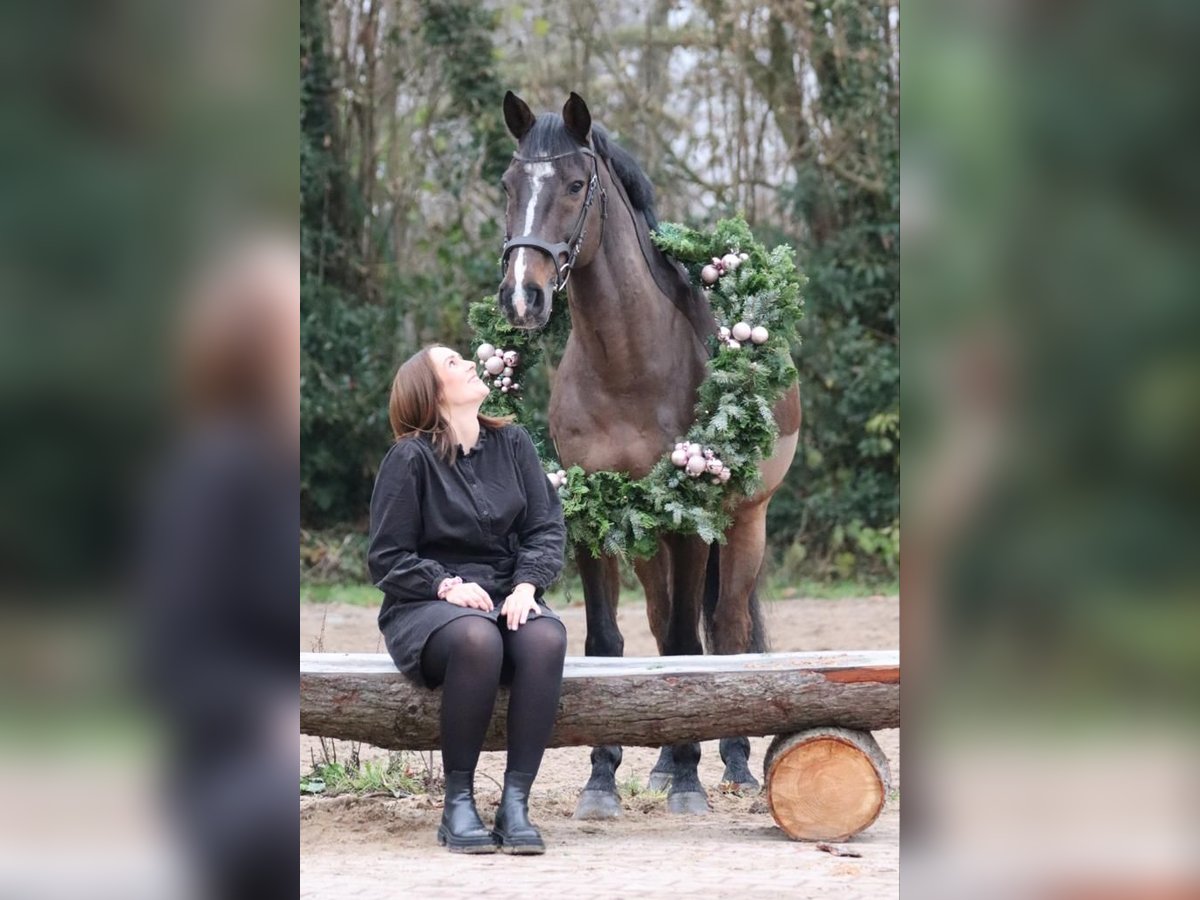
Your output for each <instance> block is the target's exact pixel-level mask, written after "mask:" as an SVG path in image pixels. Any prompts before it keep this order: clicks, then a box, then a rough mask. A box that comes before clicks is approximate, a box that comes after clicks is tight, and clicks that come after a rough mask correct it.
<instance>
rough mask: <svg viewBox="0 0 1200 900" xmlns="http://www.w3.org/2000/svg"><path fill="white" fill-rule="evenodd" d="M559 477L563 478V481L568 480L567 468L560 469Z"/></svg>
mask: <svg viewBox="0 0 1200 900" xmlns="http://www.w3.org/2000/svg"><path fill="white" fill-rule="evenodd" d="M558 477H559V478H561V479H562V480H563V481H566V480H567V470H566V469H559V470H558Z"/></svg>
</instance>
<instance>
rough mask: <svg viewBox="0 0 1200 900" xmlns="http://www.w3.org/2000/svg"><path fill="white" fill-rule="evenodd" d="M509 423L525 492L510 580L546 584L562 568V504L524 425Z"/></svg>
mask: <svg viewBox="0 0 1200 900" xmlns="http://www.w3.org/2000/svg"><path fill="white" fill-rule="evenodd" d="M509 427H510V428H512V430H513V431H514V438H515V440H514V447H515V453H516V459H517V471H518V472H519V473H520V476H521V485H522V488H523V490H524V492H525V515H524V517H523V518H522V520H521V524H520V530H519V537H520V543H521V546H520V549H519V550H518V551H517V566H516V570H515V572H514V573H513V584H515V585H520V584H522V583H525V584H530V585H533V586H534V587H535V588H547V587H549V586H550V585H551V584H553V583H554V582H555V581H556V580H557V579H558V576H559V575H561V574H562V570H563V552H564V551H565V549H566V544H567V527H566V525H565V524H564V523H563V514H562V504H561V503H560V502H559V499H558V492H557V491H556V490H554V488H553V487H551V485H550V482H549V480H548V479H547V478H546V473H545V472H543V471H542V463H541V460H539V459H538V455H537V449H536V448H535V447H534V446H533V440H532V439H531V438H530V437H529V435H528V433H527V432H526V431H525V429H523V428H520V427H518V426H509Z"/></svg>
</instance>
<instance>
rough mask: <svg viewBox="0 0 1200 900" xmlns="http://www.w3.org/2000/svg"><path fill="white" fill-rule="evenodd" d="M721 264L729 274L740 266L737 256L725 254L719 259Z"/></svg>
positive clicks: (740, 262)
mask: <svg viewBox="0 0 1200 900" xmlns="http://www.w3.org/2000/svg"><path fill="white" fill-rule="evenodd" d="M721 263H722V264H723V265H724V266H725V268H726V269H728V270H729V271H730V272H732V271H733V270H734V269H736V268H737V267H738V266H740V265H741V264H742V261H741V260H740V259H739V258H738V256H737V254H735V253H726V254H725V255H724V256H722V257H721Z"/></svg>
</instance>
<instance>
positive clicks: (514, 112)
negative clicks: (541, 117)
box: [504, 91, 537, 141]
mask: <svg viewBox="0 0 1200 900" xmlns="http://www.w3.org/2000/svg"><path fill="white" fill-rule="evenodd" d="M536 119H537V116H535V115H534V114H533V112H532V111H531V110H530V109H529V106H528V104H526V103H525V101H524V100H522V99H521V98H520V97H518V96H517V95H516V94H514V93H513V92H512V91H505V92H504V124H505V125H507V126H508V130H509V131H510V132H512V136H513V137H515V138H516V139H517V140H518V141H519V140H521V138H523V137H525V135H526V134H528V133H529V129H530V128H532V127H533V123H534V121H535V120H536Z"/></svg>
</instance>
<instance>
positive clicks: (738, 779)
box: [721, 766, 762, 794]
mask: <svg viewBox="0 0 1200 900" xmlns="http://www.w3.org/2000/svg"><path fill="white" fill-rule="evenodd" d="M721 788H722V789H723V790H726V791H730V792H731V793H734V794H757V793H758V792H759V791H761V790H762V785H761V784H759V783H758V779H757V778H755V777H754V776H753V775H751V774H750V773H749V772H748V771H746V768H745V767H744V766H743V767H741V771H736V770H733V771H731V770H730V769H726V770H725V777H724V778H722V779H721Z"/></svg>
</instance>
